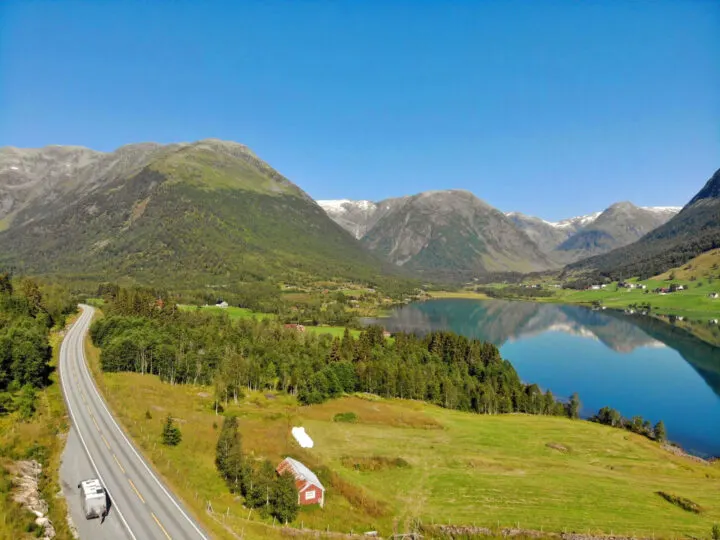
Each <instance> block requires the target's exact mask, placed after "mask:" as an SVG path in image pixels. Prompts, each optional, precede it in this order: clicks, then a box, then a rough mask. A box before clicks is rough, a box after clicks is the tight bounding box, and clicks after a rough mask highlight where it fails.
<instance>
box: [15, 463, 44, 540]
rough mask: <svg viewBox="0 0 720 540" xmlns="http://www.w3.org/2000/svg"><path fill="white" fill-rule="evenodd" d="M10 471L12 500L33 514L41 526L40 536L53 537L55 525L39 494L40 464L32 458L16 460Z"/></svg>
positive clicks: (36, 522) (37, 523)
mask: <svg viewBox="0 0 720 540" xmlns="http://www.w3.org/2000/svg"><path fill="white" fill-rule="evenodd" d="M10 472H11V473H12V474H13V476H14V479H13V484H14V486H15V487H14V489H13V493H12V499H13V501H15V502H16V503H18V504H20V505H22V507H23V508H25V509H26V510H28V511H30V512H32V513H33V514H35V516H36V517H35V524H36V525H37V526H39V527H42V528H43V534H42V536H41V537H40V538H44V539H49V538H55V527H53V524H52V522H51V521H50V518H49V517H48V504H47V502H46V501H45V500H44V499H43V498H42V495H41V494H40V487H39V479H40V475H41V474H42V466H41V465H40V464H39V463H38V462H37V461H34V460H31V461H16V462H15V463H14V464H13V466H12V468H11V471H10Z"/></svg>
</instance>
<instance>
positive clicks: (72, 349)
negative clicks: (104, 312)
mask: <svg viewBox="0 0 720 540" xmlns="http://www.w3.org/2000/svg"><path fill="white" fill-rule="evenodd" d="M81 307H82V311H83V312H82V315H81V316H80V317H79V318H78V320H77V322H75V324H74V325H73V326H72V328H71V329H70V330H69V331H68V333H67V335H66V336H65V339H64V340H63V343H62V347H61V349H60V380H61V384H62V389H63V394H64V395H65V399H66V402H67V406H68V410H69V412H70V419H71V421H72V424H73V428H74V430H73V431H71V433H70V435H69V439H68V449H67V451H66V452H65V454H64V455H63V465H62V469H61V478H62V481H63V488H64V490H65V492H66V494H67V493H68V492H70V497H69V499H70V500H69V502H70V509H71V512H72V515H73V518H74V520H75V521H76V524H77V525H78V531H79V532H80V535H81V539H82V540H85V538H87V539H88V540H89V539H95V538H111V539H113V540H115V539H122V540H153V539H157V540H207V538H208V536H207V535H206V534H205V533H204V532H203V530H202V529H201V528H200V527H199V525H198V524H197V523H196V522H195V521H194V520H193V519H192V518H191V517H190V516H189V514H188V512H187V511H186V510H185V509H184V508H183V505H182V504H181V503H180V502H179V501H178V500H177V499H176V498H175V497H174V496H173V495H172V494H171V493H170V490H169V489H168V488H167V487H165V486H164V484H163V483H162V482H161V481H160V480H159V479H158V477H157V476H156V475H155V474H154V472H153V471H152V469H151V466H150V465H149V464H147V463H146V462H145V460H144V459H143V458H142V457H141V456H140V454H139V452H138V451H137V450H136V449H135V447H134V446H133V445H132V443H131V442H130V441H129V440H128V439H127V437H126V436H125V434H124V433H123V431H122V430H121V429H120V427H119V426H118V424H117V422H116V421H115V420H114V418H113V417H112V414H111V413H110V411H109V410H108V407H107V405H106V404H105V401H104V400H103V398H102V397H101V396H100V394H99V393H98V391H97V388H96V386H95V382H94V381H93V379H92V376H91V375H90V372H89V371H88V368H87V365H86V363H85V352H84V346H83V340H84V337H85V334H86V332H87V330H88V327H89V326H90V322H91V320H92V316H93V313H94V309H93V308H92V307H90V306H81ZM75 437H76V439H75ZM78 443H79V444H78ZM73 447H74V448H75V451H73ZM80 452H84V453H85V456H86V457H87V461H86V460H85V459H84V457H85V456H82V455H79V453H80ZM88 464H89V467H88ZM73 473H76V474H77V475H78V476H79V477H78V478H68V476H69V475H72V474H73ZM87 477H97V478H100V480H101V482H102V483H103V484H104V485H105V488H106V489H107V491H108V493H109V495H110V500H111V508H110V514H109V516H108V518H107V519H106V520H105V523H103V524H102V525H101V524H100V520H92V521H90V522H87V521H85V522H83V521H84V518H82V517H80V518H78V516H76V515H75V514H76V512H79V503H78V500H79V493H78V490H77V484H78V482H80V480H83V479H84V478H87Z"/></svg>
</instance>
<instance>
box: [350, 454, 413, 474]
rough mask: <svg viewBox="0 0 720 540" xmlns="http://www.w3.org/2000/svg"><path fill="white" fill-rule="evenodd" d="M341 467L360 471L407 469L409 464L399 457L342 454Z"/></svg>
mask: <svg viewBox="0 0 720 540" xmlns="http://www.w3.org/2000/svg"><path fill="white" fill-rule="evenodd" d="M340 463H342V464H343V467H347V468H348V469H354V470H356V471H361V472H369V471H382V470H385V469H409V468H410V464H409V463H408V462H407V461H406V460H405V459H403V458H401V457H396V458H386V457H380V456H373V457H351V456H343V457H342V458H340Z"/></svg>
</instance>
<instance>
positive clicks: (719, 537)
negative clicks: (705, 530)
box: [712, 523, 720, 540]
mask: <svg viewBox="0 0 720 540" xmlns="http://www.w3.org/2000/svg"><path fill="white" fill-rule="evenodd" d="M712 539H713V540H720V525H718V524H717V523H716V524H715V525H713V528H712Z"/></svg>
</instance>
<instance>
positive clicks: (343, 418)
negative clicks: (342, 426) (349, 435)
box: [333, 412, 358, 424]
mask: <svg viewBox="0 0 720 540" xmlns="http://www.w3.org/2000/svg"><path fill="white" fill-rule="evenodd" d="M357 421H358V417H357V414H355V413H354V412H342V413H337V414H336V415H335V416H333V422H347V423H349V424H354V423H355V422H357Z"/></svg>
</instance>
